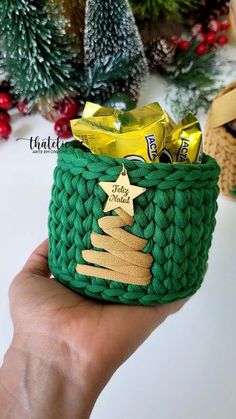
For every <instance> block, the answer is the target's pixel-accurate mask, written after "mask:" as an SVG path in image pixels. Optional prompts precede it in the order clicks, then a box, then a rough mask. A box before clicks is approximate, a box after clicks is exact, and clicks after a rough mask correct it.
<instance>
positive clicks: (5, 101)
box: [0, 93, 12, 110]
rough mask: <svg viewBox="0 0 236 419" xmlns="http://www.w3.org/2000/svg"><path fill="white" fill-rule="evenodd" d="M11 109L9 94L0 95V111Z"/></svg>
mask: <svg viewBox="0 0 236 419" xmlns="http://www.w3.org/2000/svg"><path fill="white" fill-rule="evenodd" d="M11 107H12V96H11V95H10V93H0V109H6V110H7V109H10V108H11Z"/></svg>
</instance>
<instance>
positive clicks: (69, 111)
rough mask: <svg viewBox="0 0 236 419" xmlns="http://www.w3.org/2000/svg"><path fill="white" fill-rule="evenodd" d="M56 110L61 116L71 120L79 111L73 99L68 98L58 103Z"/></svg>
mask: <svg viewBox="0 0 236 419" xmlns="http://www.w3.org/2000/svg"><path fill="white" fill-rule="evenodd" d="M58 110H59V113H60V115H61V116H64V117H65V118H69V119H72V118H74V117H75V116H76V115H77V113H78V111H79V105H78V103H77V102H76V100H75V99H73V98H69V99H65V100H63V101H62V102H61V103H59V105H58Z"/></svg>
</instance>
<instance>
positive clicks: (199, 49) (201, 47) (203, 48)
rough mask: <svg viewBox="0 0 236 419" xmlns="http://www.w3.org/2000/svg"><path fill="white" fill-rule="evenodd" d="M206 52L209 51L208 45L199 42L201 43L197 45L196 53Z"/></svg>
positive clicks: (202, 53)
mask: <svg viewBox="0 0 236 419" xmlns="http://www.w3.org/2000/svg"><path fill="white" fill-rule="evenodd" d="M206 52H207V45H206V44H205V43H204V42H202V43H201V44H199V45H198V46H197V48H196V53H197V54H198V55H205V54H206Z"/></svg>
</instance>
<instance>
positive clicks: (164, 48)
mask: <svg viewBox="0 0 236 419" xmlns="http://www.w3.org/2000/svg"><path fill="white" fill-rule="evenodd" d="M175 52H176V46H175V45H174V44H173V42H172V41H171V40H170V39H167V38H163V37H157V38H156V39H154V40H153V41H152V42H151V43H150V44H149V45H148V46H147V47H146V51H145V53H146V57H147V59H148V63H149V67H150V70H151V71H156V70H157V69H158V68H159V67H163V66H165V65H167V64H171V63H173V61H174V57H175Z"/></svg>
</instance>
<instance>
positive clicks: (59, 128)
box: [54, 118, 72, 138]
mask: <svg viewBox="0 0 236 419" xmlns="http://www.w3.org/2000/svg"><path fill="white" fill-rule="evenodd" d="M54 129H55V132H56V134H57V135H58V137H61V138H70V137H72V131H71V127H70V120H69V118H60V119H58V120H57V121H56V122H55V125H54Z"/></svg>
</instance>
